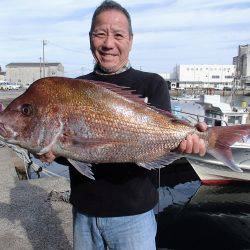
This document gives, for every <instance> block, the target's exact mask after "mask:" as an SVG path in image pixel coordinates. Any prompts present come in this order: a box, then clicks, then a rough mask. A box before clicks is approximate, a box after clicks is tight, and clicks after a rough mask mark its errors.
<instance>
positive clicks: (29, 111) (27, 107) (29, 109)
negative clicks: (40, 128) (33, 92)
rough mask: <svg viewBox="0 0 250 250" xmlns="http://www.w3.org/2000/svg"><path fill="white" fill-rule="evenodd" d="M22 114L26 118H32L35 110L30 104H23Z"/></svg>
mask: <svg viewBox="0 0 250 250" xmlns="http://www.w3.org/2000/svg"><path fill="white" fill-rule="evenodd" d="M21 112H22V114H23V115H25V116H30V115H32V113H33V108H32V106H31V105H30V104H23V105H22V107H21Z"/></svg>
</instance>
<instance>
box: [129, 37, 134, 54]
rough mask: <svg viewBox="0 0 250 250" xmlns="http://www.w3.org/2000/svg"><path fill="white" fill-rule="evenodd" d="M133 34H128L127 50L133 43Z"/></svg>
mask: <svg viewBox="0 0 250 250" xmlns="http://www.w3.org/2000/svg"><path fill="white" fill-rule="evenodd" d="M133 37H134V36H133V34H132V35H130V37H129V51H131V49H132V45H133Z"/></svg>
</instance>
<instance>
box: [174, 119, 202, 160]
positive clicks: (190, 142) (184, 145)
mask: <svg viewBox="0 0 250 250" xmlns="http://www.w3.org/2000/svg"><path fill="white" fill-rule="evenodd" d="M196 128H197V129H198V130H199V131H200V132H204V131H206V130H207V124H206V123H205V122H199V123H198V124H196ZM178 150H179V151H180V152H182V153H185V154H199V155H200V156H204V155H205V154H206V147H205V142H204V140H203V139H200V138H199V136H198V135H195V134H194V135H188V136H187V138H186V139H185V140H183V141H182V142H181V143H180V145H179V147H178Z"/></svg>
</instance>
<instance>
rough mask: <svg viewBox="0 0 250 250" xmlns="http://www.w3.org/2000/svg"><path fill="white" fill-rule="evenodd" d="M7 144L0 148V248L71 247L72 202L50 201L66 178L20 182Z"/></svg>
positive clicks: (62, 189) (64, 187)
mask: <svg viewBox="0 0 250 250" xmlns="http://www.w3.org/2000/svg"><path fill="white" fill-rule="evenodd" d="M11 158H12V152H11V149H9V148H8V147H3V148H0V190H1V192H0V249H8V250H9V249H14V250H15V249H27V250H28V249H53V250H55V249H72V214H71V205H70V204H68V203H66V202H63V201H53V200H49V199H48V197H49V193H50V192H51V191H53V190H54V191H58V192H61V191H66V190H68V189H69V183H68V181H67V180H66V179H65V178H63V177H61V178H60V177H57V178H43V179H36V180H29V181H19V180H18V179H17V175H16V172H15V168H14V164H13V161H12V159H11Z"/></svg>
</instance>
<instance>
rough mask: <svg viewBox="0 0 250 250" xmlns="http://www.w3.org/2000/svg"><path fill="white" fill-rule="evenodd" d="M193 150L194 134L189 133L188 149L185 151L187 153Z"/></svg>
mask: <svg viewBox="0 0 250 250" xmlns="http://www.w3.org/2000/svg"><path fill="white" fill-rule="evenodd" d="M192 151H193V140H192V135H188V136H187V139H186V150H185V151H184V152H185V153H187V154H191V153H192Z"/></svg>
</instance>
